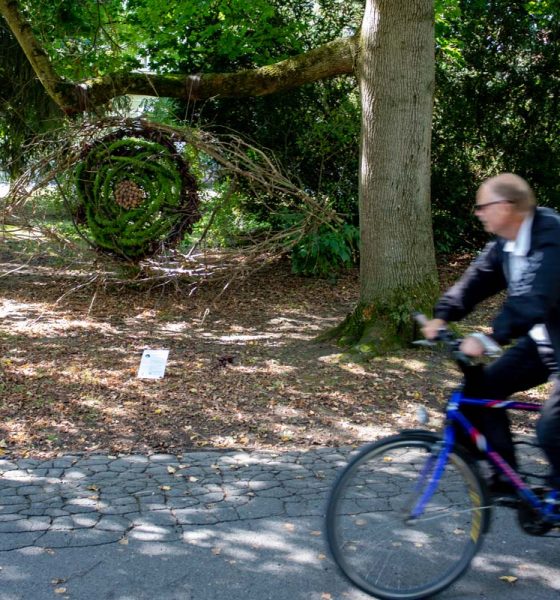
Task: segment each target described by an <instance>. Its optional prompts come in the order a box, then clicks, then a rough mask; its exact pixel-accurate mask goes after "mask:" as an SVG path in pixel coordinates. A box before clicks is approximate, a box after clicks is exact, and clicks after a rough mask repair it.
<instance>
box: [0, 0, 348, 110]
mask: <svg viewBox="0 0 560 600" xmlns="http://www.w3.org/2000/svg"><path fill="white" fill-rule="evenodd" d="M0 14H2V16H3V17H4V18H5V19H6V22H7V24H8V26H9V27H10V29H11V31H12V32H13V34H14V36H15V37H16V39H17V41H18V42H19V44H20V45H21V47H22V49H23V51H24V52H25V55H26V56H27V58H28V60H29V62H30V64H31V66H32V67H33V70H34V71H35V73H36V74H37V77H38V78H39V80H40V81H41V83H42V85H43V86H44V88H45V90H46V91H47V93H48V94H49V95H50V96H51V98H52V99H53V100H54V101H55V102H56V103H57V104H58V105H59V106H60V107H61V108H62V110H64V112H66V113H75V112H82V111H84V110H88V109H91V108H94V107H95V106H101V105H103V104H105V103H106V102H108V101H109V100H111V99H112V98H115V97H116V96H123V95H126V94H138V95H142V96H159V97H168V98H182V99H190V100H203V99H206V98H212V97H223V98H226V97H227V98H243V97H248V96H264V95H268V94H274V93H277V92H282V91H287V90H290V89H293V88H296V87H299V86H301V85H304V84H306V83H313V82H315V81H319V80H320V79H327V78H330V77H335V76H337V75H349V74H353V73H354V67H355V63H356V54H357V51H358V38H357V36H352V37H346V38H338V39H336V40H333V41H332V42H328V43H327V44H323V45H322V46H319V47H318V48H314V49H313V50H310V51H309V52H305V53H303V54H299V55H298V56H294V57H291V58H288V59H286V60H283V61H280V62H278V63H275V64H272V65H267V66H264V67H260V68H257V69H250V70H244V71H238V72H236V73H204V74H195V75H184V74H164V75H159V74H147V73H129V72H118V73H113V74H109V75H106V76H104V77H100V78H96V79H91V80H88V81H84V82H80V83H77V82H68V81H66V80H64V79H63V78H62V77H60V76H59V75H57V73H56V72H55V71H54V69H53V67H52V64H51V62H50V60H49V57H48V55H47V53H46V52H45V50H44V49H43V48H42V46H41V44H40V43H39V41H38V40H37V39H36V38H35V36H34V35H33V32H32V29H31V26H30V25H29V23H27V22H26V20H25V19H24V17H23V15H22V14H21V12H20V11H19V7H18V2H17V0H0Z"/></svg>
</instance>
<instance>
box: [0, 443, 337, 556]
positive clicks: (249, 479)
mask: <svg viewBox="0 0 560 600" xmlns="http://www.w3.org/2000/svg"><path fill="white" fill-rule="evenodd" d="M345 460H346V454H345V453H343V452H337V451H333V450H318V451H316V452H314V453H312V454H311V453H305V452H303V453H302V452H288V453H285V454H271V453H251V454H249V453H245V452H228V453H218V452H197V453H190V454H188V455H185V456H182V457H178V456H172V455H167V454H154V455H151V456H139V455H136V456H134V455H133V456H95V455H93V456H64V457H63V458H56V459H53V460H46V461H39V460H30V459H22V460H17V461H15V460H13V461H12V460H1V461H0V534H1V535H0V551H2V550H13V549H16V548H21V547H24V546H38V547H41V548H58V547H70V546H90V545H92V546H93V545H99V544H106V543H111V542H117V541H119V540H122V539H123V538H133V539H134V538H135V539H139V540H144V541H147V540H149V541H159V542H164V541H172V540H179V539H181V538H182V537H183V536H185V535H186V534H187V532H189V531H191V530H192V527H193V526H196V525H215V524H218V523H227V522H232V521H237V522H238V521H244V520H252V519H258V518H263V517H271V516H281V515H283V516H286V517H297V516H303V515H307V516H310V515H320V514H321V513H322V512H323V509H324V502H325V500H324V498H325V493H326V491H327V489H328V487H329V485H330V483H331V482H332V479H333V477H334V472H335V471H336V470H337V469H339V468H340V466H341V465H343V464H345Z"/></svg>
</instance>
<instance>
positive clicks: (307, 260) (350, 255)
mask: <svg viewBox="0 0 560 600" xmlns="http://www.w3.org/2000/svg"><path fill="white" fill-rule="evenodd" d="M358 243H359V230H358V229H357V228H356V227H354V226H353V225H350V224H348V223H344V224H343V225H342V226H341V227H340V228H339V229H333V228H332V227H330V226H327V225H322V226H320V227H319V228H318V229H317V230H316V231H314V232H311V233H308V234H307V235H305V236H304V237H303V238H302V239H301V241H300V242H299V244H298V245H297V246H296V247H295V248H294V250H293V251H292V272H293V273H296V274H298V275H315V276H319V277H327V278H333V277H335V275H336V273H337V272H338V271H340V269H342V268H347V267H350V266H352V264H354V263H355V262H356V259H357V250H358Z"/></svg>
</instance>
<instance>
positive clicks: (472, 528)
mask: <svg viewBox="0 0 560 600" xmlns="http://www.w3.org/2000/svg"><path fill="white" fill-rule="evenodd" d="M438 439H439V438H437V436H435V435H434V434H431V433H430V432H425V433H416V434H414V433H409V434H401V435H398V436H394V437H392V438H388V439H385V440H382V441H380V442H377V443H375V444H373V445H370V446H368V447H366V448H364V450H362V451H361V452H360V453H359V454H358V455H357V456H356V457H355V458H354V459H353V460H352V461H351V462H350V463H349V464H348V466H347V467H346V468H345V470H344V471H343V472H342V473H341V475H340V477H339V479H338V481H337V482H336V484H335V486H334V488H333V490H332V493H331V496H330V499H329V504H328V508H327V520H326V528H327V540H328V543H329V546H330V550H331V553H332V555H333V557H334V559H335V561H336V563H337V564H338V566H339V567H340V569H341V570H342V572H343V573H344V574H345V575H346V576H347V577H348V578H349V579H350V581H352V582H353V583H354V584H355V585H357V586H358V587H360V588H361V589H362V590H364V591H365V592H367V593H369V594H371V595H373V596H375V597H377V598H380V599H383V600H417V599H420V598H426V597H428V596H431V595H432V594H435V593H437V592H440V591H441V590H443V589H445V588H446V587H448V586H449V585H451V583H453V581H455V580H456V579H457V578H458V577H460V576H461V575H462V574H463V573H464V571H465V570H466V569H467V568H468V566H469V564H470V562H471V560H472V558H473V557H474V555H475V554H476V552H477V551H478V549H479V547H480V544H481V542H482V535H483V533H484V532H485V531H486V529H487V526H488V519H489V514H488V513H489V511H488V510H487V509H486V508H485V506H486V504H487V503H486V494H485V491H484V487H483V485H482V484H481V481H480V478H479V476H478V475H477V474H476V472H475V471H474V470H473V468H472V467H471V466H470V465H469V464H468V459H466V457H464V456H462V455H461V453H459V452H454V453H452V454H451V455H450V456H449V461H448V463H447V465H446V468H445V470H444V471H443V473H442V476H441V479H440V481H439V484H438V486H437V488H436V490H435V492H434V493H433V495H432V496H431V497H430V498H429V501H428V503H427V505H426V506H425V508H424V510H423V511H422V513H421V514H420V515H418V516H417V517H416V518H411V511H412V510H413V509H414V507H417V505H418V500H419V498H420V496H421V495H422V493H423V491H424V490H425V488H426V485H427V484H428V482H429V480H430V478H431V475H432V474H433V472H434V468H435V464H436V462H437V452H438V450H437V448H438V447H437V446H436V443H437V441H438Z"/></svg>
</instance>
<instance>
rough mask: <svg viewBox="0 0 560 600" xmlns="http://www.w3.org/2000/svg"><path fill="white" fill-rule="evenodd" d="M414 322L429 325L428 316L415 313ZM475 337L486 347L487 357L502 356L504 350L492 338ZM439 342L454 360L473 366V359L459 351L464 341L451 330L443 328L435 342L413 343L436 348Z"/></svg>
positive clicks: (422, 341)
mask: <svg viewBox="0 0 560 600" xmlns="http://www.w3.org/2000/svg"><path fill="white" fill-rule="evenodd" d="M412 316H413V318H414V320H415V321H416V322H417V323H418V325H420V327H424V326H425V325H426V324H427V323H428V318H427V317H426V315H424V314H422V313H420V312H415V313H413V315H412ZM473 337H476V338H477V339H478V340H479V341H480V342H481V343H482V345H483V346H484V354H485V355H486V356H491V357H497V356H501V354H502V348H501V347H500V346H499V345H498V344H497V343H496V342H495V341H494V340H493V339H491V338H489V337H488V336H487V335H484V334H483V333H475V334H473ZM437 342H442V343H443V344H444V345H445V346H446V347H447V348H448V349H449V351H450V352H451V355H452V356H453V358H454V359H455V360H456V361H457V362H458V363H461V364H463V365H472V364H473V357H471V356H468V355H467V354H465V353H464V352H461V350H459V347H460V345H461V342H462V339H461V338H458V337H457V336H456V335H455V334H454V333H453V332H452V331H451V330H450V329H448V328H447V327H442V328H441V329H440V330H439V331H438V334H437V336H436V337H435V338H434V339H433V340H418V341H415V342H413V343H414V344H416V345H418V346H420V345H421V346H435V345H436V343H437Z"/></svg>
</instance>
